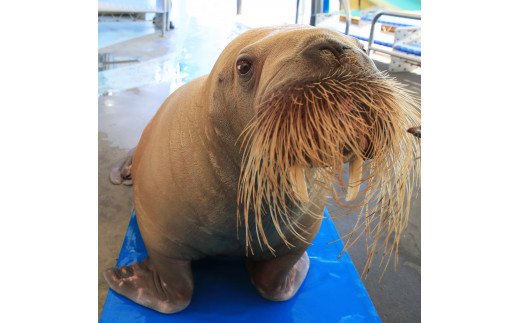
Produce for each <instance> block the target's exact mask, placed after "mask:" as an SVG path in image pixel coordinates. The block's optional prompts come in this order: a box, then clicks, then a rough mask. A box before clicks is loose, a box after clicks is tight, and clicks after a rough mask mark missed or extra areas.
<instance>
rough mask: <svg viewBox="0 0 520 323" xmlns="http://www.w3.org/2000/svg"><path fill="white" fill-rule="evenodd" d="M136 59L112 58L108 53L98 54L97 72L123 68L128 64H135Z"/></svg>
mask: <svg viewBox="0 0 520 323" xmlns="http://www.w3.org/2000/svg"><path fill="white" fill-rule="evenodd" d="M137 62H139V60H138V59H135V58H131V57H117V58H116V57H114V55H112V54H110V53H99V54H98V72H101V71H106V70H108V69H111V68H116V67H123V66H125V65H128V64H132V63H137Z"/></svg>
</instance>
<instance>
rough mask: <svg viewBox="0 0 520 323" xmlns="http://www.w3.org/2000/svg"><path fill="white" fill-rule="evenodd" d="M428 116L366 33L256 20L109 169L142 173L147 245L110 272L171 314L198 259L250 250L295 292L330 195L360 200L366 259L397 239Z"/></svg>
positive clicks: (278, 290) (251, 264)
mask: <svg viewBox="0 0 520 323" xmlns="http://www.w3.org/2000/svg"><path fill="white" fill-rule="evenodd" d="M418 124H419V113H418V111H417V109H416V108H415V105H414V102H413V100H412V98H411V97H410V96H409V95H408V94H407V92H406V91H405V90H403V89H402V87H401V86H400V85H398V84H397V83H396V82H395V81H393V80H392V79H391V78H389V77H388V76H386V75H385V74H383V73H381V72H379V71H378V70H377V68H376V67H375V65H374V63H373V62H372V61H371V60H370V59H369V58H368V56H367V55H366V54H365V52H364V51H363V47H362V45H361V44H360V43H359V42H358V41H357V40H356V39H354V38H352V37H346V36H344V35H342V34H338V33H336V32H333V31H330V30H326V29H320V28H314V27H307V26H287V27H275V28H261V29H254V30H250V31H247V32H245V33H243V34H242V35H240V36H238V37H237V38H236V39H235V40H233V41H232V42H231V43H230V44H229V45H228V46H227V47H226V48H225V49H224V51H223V52H222V54H221V55H220V57H219V58H218V60H217V62H216V64H215V66H214V68H213V70H212V71H211V73H210V74H209V75H207V76H203V77H200V78H198V79H196V80H194V81H192V82H190V83H188V84H186V85H184V86H182V87H181V88H179V89H178V90H177V91H175V92H174V93H173V94H172V95H171V96H170V97H168V98H167V99H166V101H165V102H164V103H163V105H162V106H161V108H160V109H159V111H158V112H157V114H156V115H155V116H154V118H153V119H152V120H151V121H150V123H149V124H148V126H147V127H146V129H145V130H144V132H143V134H142V137H141V139H140V141H139V144H138V145H137V147H136V150H135V152H134V153H133V155H130V156H129V157H128V158H127V159H126V160H124V161H122V162H121V164H120V165H118V166H116V167H115V168H114V170H113V171H112V172H111V179H112V181H113V182H115V183H121V182H122V181H123V180H124V181H129V180H132V181H133V189H134V208H135V212H136V214H137V220H138V224H139V228H140V230H141V233H142V236H143V239H144V242H145V245H146V249H147V251H148V255H149V256H148V258H147V259H145V260H144V261H141V262H139V263H134V264H132V265H131V266H127V267H122V268H119V269H115V268H114V269H109V270H107V271H106V272H105V274H104V275H105V278H106V280H107V281H108V283H109V285H110V287H111V288H112V289H113V290H115V291H116V292H117V293H120V294H122V295H124V296H126V297H128V298H130V299H132V300H133V301H135V302H137V303H139V304H141V305H144V306H147V307H150V308H152V309H155V310H157V311H159V312H163V313H174V312H178V311H181V310H182V309H184V308H185V307H186V306H188V304H189V303H190V299H191V296H192V291H193V277H192V273H191V261H193V260H197V259H201V258H203V257H208V256H220V255H227V256H244V257H245V259H246V264H247V268H248V270H249V273H250V275H251V281H252V283H253V284H254V286H255V287H256V288H257V289H258V291H259V292H260V293H261V295H262V296H263V297H265V298H267V299H270V300H275V301H283V300H287V299H290V298H291V297H292V296H293V295H294V294H295V293H296V292H297V291H298V289H299V287H300V285H301V284H302V282H303V280H304V279H305V276H306V274H307V271H308V269H309V257H308V256H307V253H306V249H307V247H308V246H309V244H310V243H311V242H312V241H313V239H314V237H315V235H316V233H317V231H318V229H319V227H320V224H321V219H322V212H323V208H324V205H325V202H326V199H327V198H328V197H333V198H334V199H335V200H336V202H337V203H338V204H339V205H340V206H341V207H343V208H344V209H345V213H352V212H354V211H357V210H360V221H358V225H356V228H355V229H356V230H357V229H358V228H360V227H362V228H363V229H364V230H361V231H364V232H365V233H366V234H367V235H368V236H369V237H371V238H373V241H374V242H373V243H372V244H371V245H369V248H370V255H371V256H370V259H372V256H373V254H374V253H375V252H376V251H377V250H378V248H380V247H382V248H385V250H387V249H388V250H389V251H390V253H392V252H397V245H398V242H399V235H400V234H401V232H402V231H403V230H404V228H405V226H406V222H407V216H408V211H409V205H410V196H411V192H412V188H413V186H414V178H415V174H416V172H417V168H414V163H415V162H416V161H417V158H416V156H417V155H418V150H419V147H418V139H416V138H414V137H413V136H412V135H410V134H408V133H407V129H409V128H410V127H412V126H416V125H418ZM346 164H348V165H349V171H348V172H349V174H350V177H349V181H348V183H347V182H344V181H343V169H344V166H345V165H346ZM130 174H131V175H130ZM130 177H131V178H130ZM360 187H361V188H362V189H361V191H362V192H361V193H359V192H360ZM358 193H359V194H358ZM347 201H348V202H347ZM392 237H393V239H392ZM352 238H353V239H352V240H356V238H357V236H353V237H352ZM378 242H382V243H379V244H378ZM367 263H368V264H369V263H370V261H368V262H367Z"/></svg>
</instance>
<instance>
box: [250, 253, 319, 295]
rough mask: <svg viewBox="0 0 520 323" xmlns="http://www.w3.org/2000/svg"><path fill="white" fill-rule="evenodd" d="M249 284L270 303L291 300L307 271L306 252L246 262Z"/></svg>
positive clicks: (307, 259) (307, 257) (307, 260)
mask: <svg viewBox="0 0 520 323" xmlns="http://www.w3.org/2000/svg"><path fill="white" fill-rule="evenodd" d="M247 267H248V270H249V274H250V275H251V282H252V283H253V285H254V286H255V287H256V289H257V290H258V291H259V292H260V295H262V296H263V297H264V298H266V299H268V300H270V301H286V300H288V299H291V298H292V297H293V296H294V294H296V292H297V291H298V290H299V289H300V286H301V285H302V283H303V281H304V280H305V277H307V272H308V271H309V256H308V255H307V252H304V253H303V254H300V255H287V256H282V257H278V258H274V259H270V260H263V261H248V263H247Z"/></svg>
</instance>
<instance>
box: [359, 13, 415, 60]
mask: <svg viewBox="0 0 520 323" xmlns="http://www.w3.org/2000/svg"><path fill="white" fill-rule="evenodd" d="M381 16H391V17H399V18H408V19H415V20H421V15H420V14H416V13H407V12H397V11H380V12H378V13H377V14H376V15H375V16H374V19H372V26H370V37H369V38H368V47H367V54H368V56H370V51H371V50H373V51H376V52H381V53H385V54H388V55H390V56H395V57H399V58H402V59H406V60H410V61H413V62H417V63H420V62H421V58H420V57H414V55H407V54H402V53H399V52H396V51H389V50H386V49H382V48H378V47H374V46H372V45H373V43H374V31H375V26H376V23H377V21H378V20H379V18H381Z"/></svg>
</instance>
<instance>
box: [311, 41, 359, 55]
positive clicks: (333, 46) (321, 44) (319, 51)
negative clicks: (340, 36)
mask: <svg viewBox="0 0 520 323" xmlns="http://www.w3.org/2000/svg"><path fill="white" fill-rule="evenodd" d="M349 49H350V48H349V47H348V46H346V45H345V44H342V43H340V42H337V41H334V40H320V41H318V42H316V43H314V44H312V45H310V46H309V47H307V49H306V50H305V51H304V55H305V56H307V57H309V58H311V59H319V58H320V57H323V54H327V53H328V54H333V55H334V56H335V57H336V58H337V59H339V58H340V57H341V56H342V55H343V54H345V53H346V52H347V51H348V50H349Z"/></svg>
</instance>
